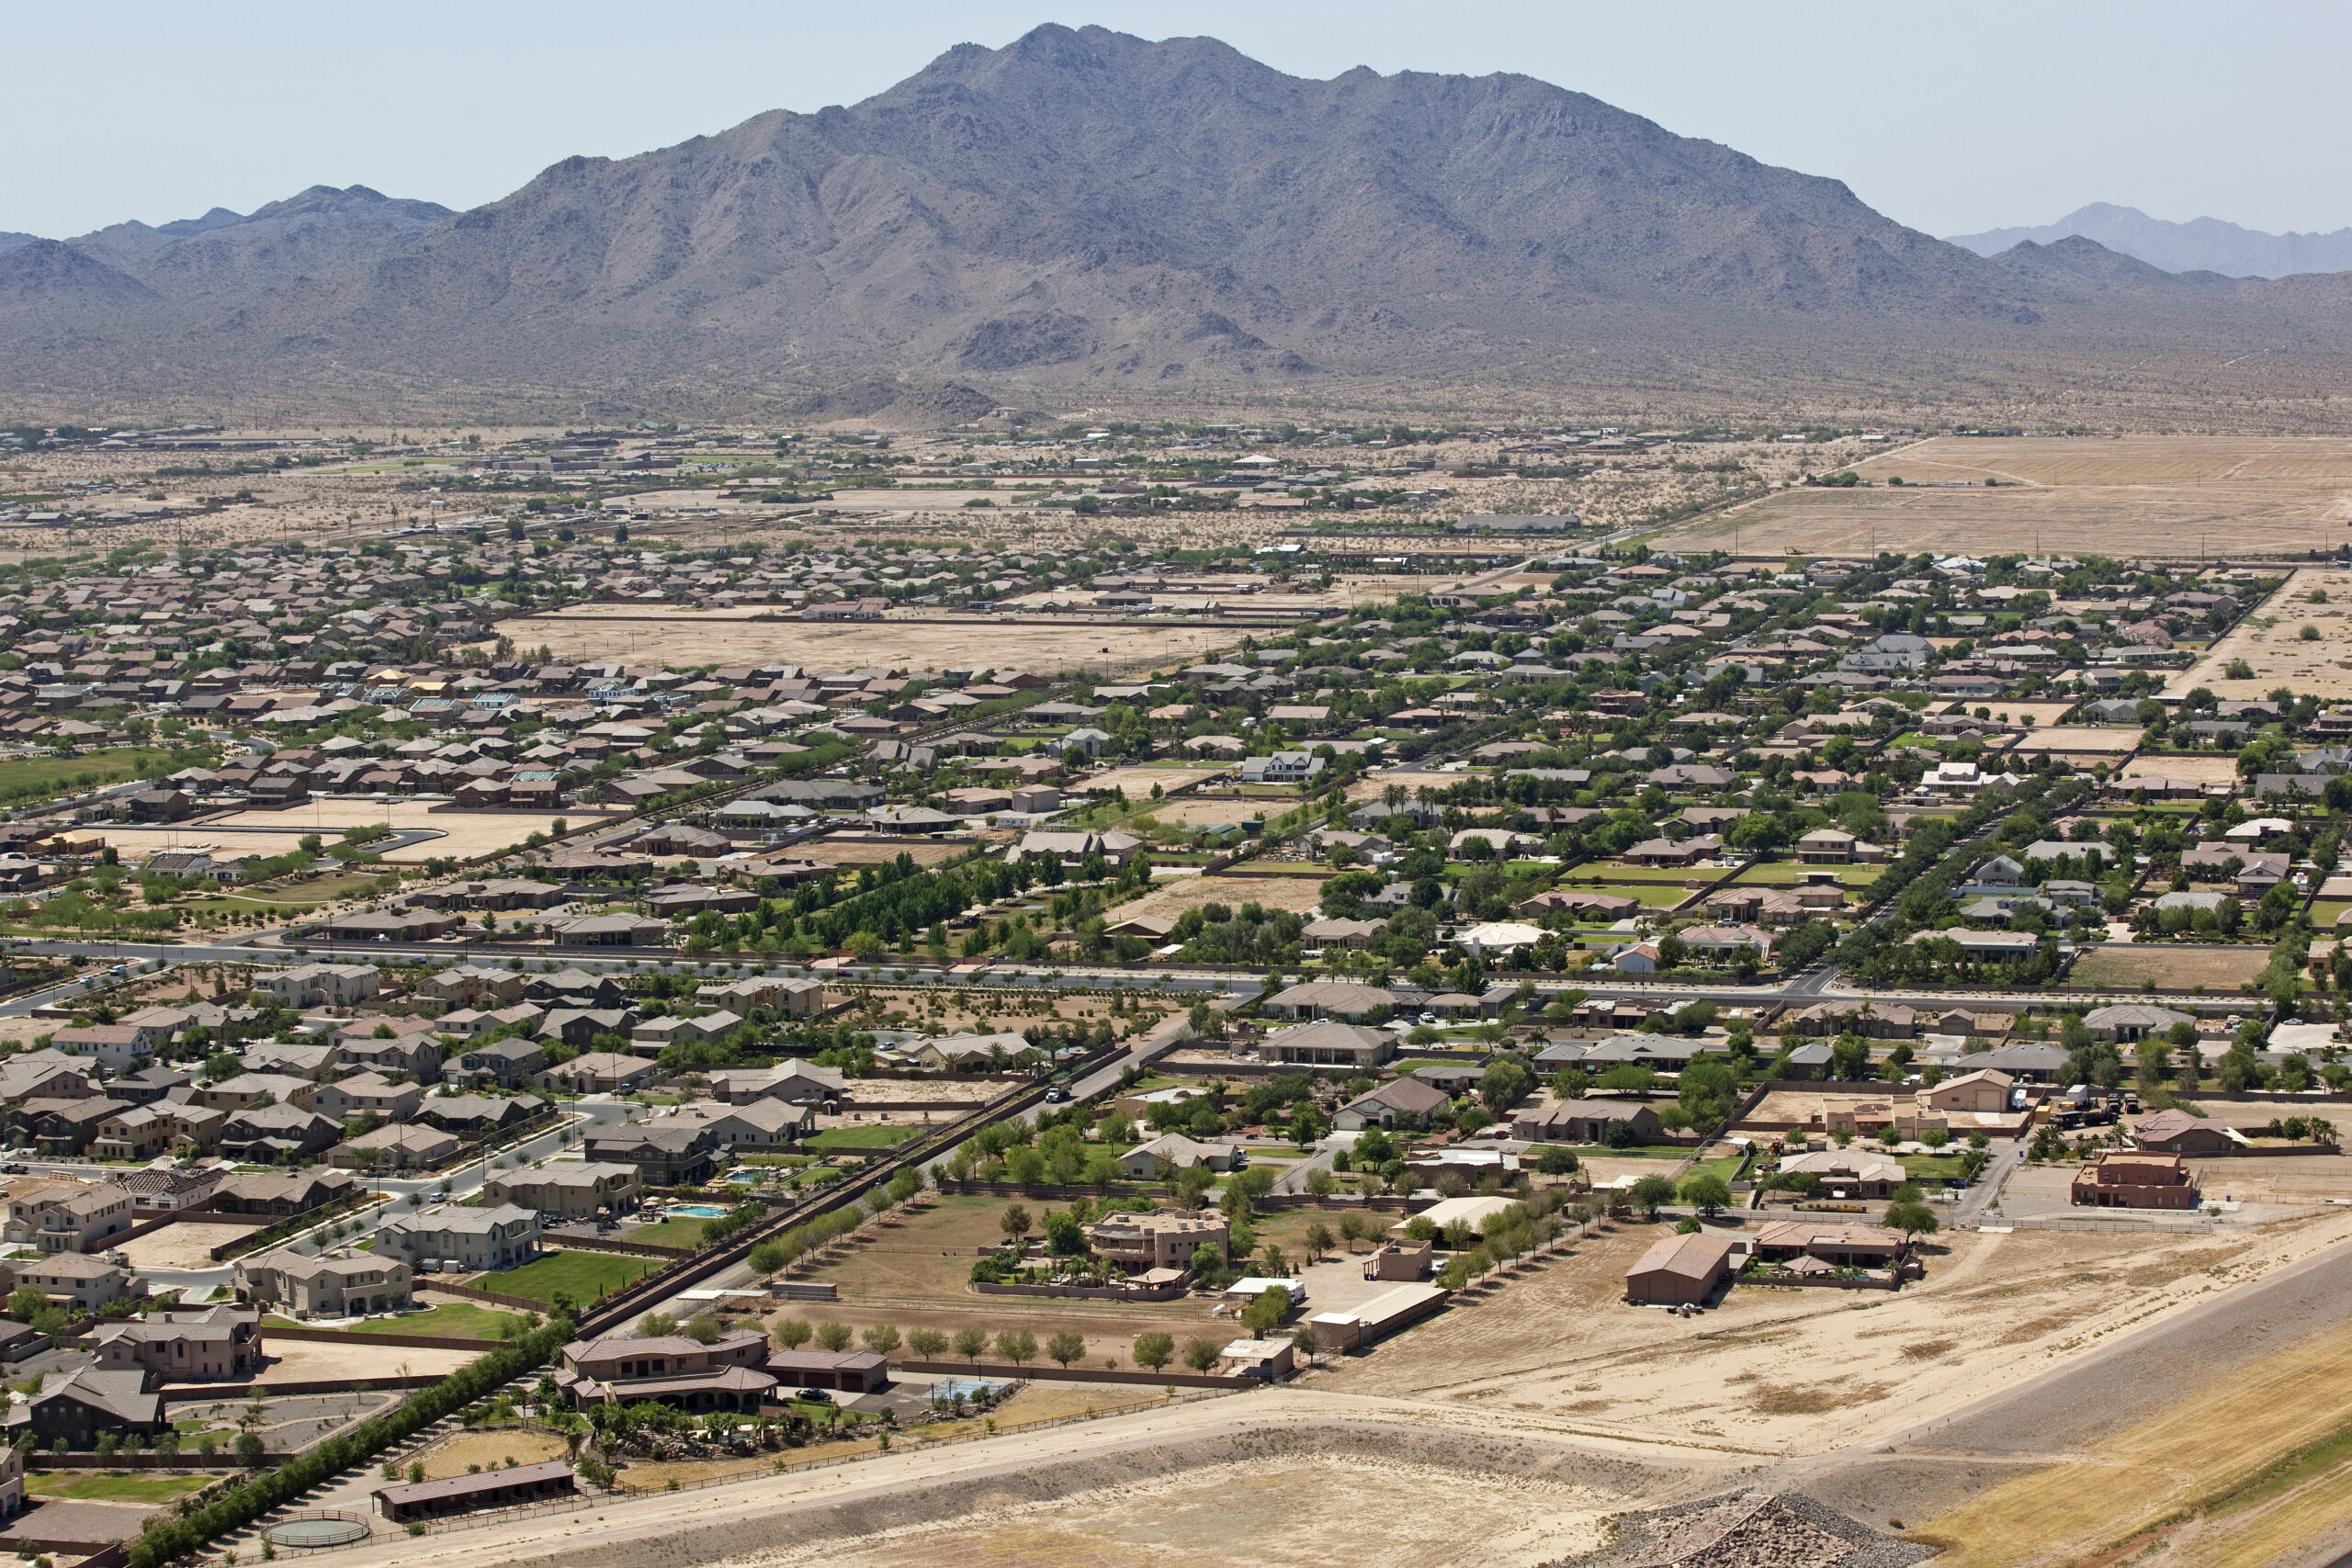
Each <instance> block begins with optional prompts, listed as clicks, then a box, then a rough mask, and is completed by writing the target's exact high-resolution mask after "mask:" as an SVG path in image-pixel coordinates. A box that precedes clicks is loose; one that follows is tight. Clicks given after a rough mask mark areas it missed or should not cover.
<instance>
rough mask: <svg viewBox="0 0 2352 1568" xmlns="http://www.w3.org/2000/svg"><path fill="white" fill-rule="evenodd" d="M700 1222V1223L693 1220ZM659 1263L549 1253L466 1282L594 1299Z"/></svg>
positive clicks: (536, 1296)
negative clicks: (502, 1271)
mask: <svg viewBox="0 0 2352 1568" xmlns="http://www.w3.org/2000/svg"><path fill="white" fill-rule="evenodd" d="M696 1223H697V1224H699V1223H700V1222H696ZM656 1267H658V1264H657V1263H656V1262H655V1260H654V1259H651V1258H616V1257H614V1256H612V1255H611V1254H609V1253H603V1252H549V1253H546V1254H543V1255H541V1256H540V1257H538V1258H534V1259H533V1260H532V1261H530V1262H528V1263H526V1264H524V1265H523V1267H521V1268H520V1269H508V1270H506V1272H504V1273H503V1274H483V1275H480V1276H478V1277H476V1278H475V1279H473V1280H469V1283H470V1284H471V1285H473V1287H474V1288H475V1289H476V1290H481V1291H496V1292H498V1293H499V1294H501V1295H506V1296H523V1297H526V1298H527V1299H529V1300H531V1301H535V1302H552V1301H553V1300H554V1299H555V1297H556V1294H557V1292H562V1293H564V1294H566V1295H568V1296H570V1297H571V1299H572V1300H573V1301H576V1302H590V1301H594V1300H595V1299H596V1298H597V1297H599V1296H602V1295H605V1294H606V1293H607V1292H612V1291H616V1290H619V1289H620V1288H621V1287H622V1286H624V1285H627V1284H628V1283H630V1282H631V1281H633V1280H636V1279H638V1278H639V1276H640V1275H643V1274H647V1273H650V1272H651V1271H652V1270H653V1269H655V1268H656Z"/></svg>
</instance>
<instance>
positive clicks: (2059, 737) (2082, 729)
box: [2009, 724, 2140, 761]
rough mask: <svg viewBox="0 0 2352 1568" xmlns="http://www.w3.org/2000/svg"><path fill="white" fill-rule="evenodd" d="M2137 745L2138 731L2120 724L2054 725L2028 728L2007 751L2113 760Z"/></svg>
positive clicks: (2138, 741) (2138, 742) (2138, 739)
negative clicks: (2049, 752) (2050, 753)
mask: <svg viewBox="0 0 2352 1568" xmlns="http://www.w3.org/2000/svg"><path fill="white" fill-rule="evenodd" d="M2139 744H2140V732H2139V731H2138V730H2136V729H2130V728H2124V727H2122V726H2120V725H2113V726H2109V725H2087V724H2053V725H2052V726H2050V727H2049V728H2040V727H2039V726H2037V727H2036V728H2032V729H2029V730H2027V731H2026V732H2025V734H2024V735H2022V736H2020V737H2018V740H2017V741H2016V743H2015V744H2014V745H2012V746H2011V747H2010V748H2009V750H2013V751H2027V752H2031V751H2055V752H2059V753H2061V754H2064V755H2075V756H2094V757H2099V758H2102V759H2106V760H2109V761H2112V760H2113V759H2115V758H2117V757H2120V756H2121V755H2122V754H2123V753H2124V752H2127V751H2130V750H2132V749H2133V748H2134V747H2136V746H2138V745H2139Z"/></svg>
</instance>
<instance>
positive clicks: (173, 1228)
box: [121, 1220, 254, 1269]
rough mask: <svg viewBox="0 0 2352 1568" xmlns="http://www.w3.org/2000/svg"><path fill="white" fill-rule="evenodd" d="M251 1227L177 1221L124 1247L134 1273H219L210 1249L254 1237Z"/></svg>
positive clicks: (128, 1242)
mask: <svg viewBox="0 0 2352 1568" xmlns="http://www.w3.org/2000/svg"><path fill="white" fill-rule="evenodd" d="M253 1232H254V1227H253V1226H251V1225H208V1224H200V1223H198V1222H196V1221H190V1220H175V1221H174V1222H173V1223H172V1224H168V1225H165V1226H164V1228H163V1229H161V1230H158V1231H150V1232H149V1233H148V1234H147V1235H142V1236H139V1237H136V1238H134V1239H133V1240H130V1241H127V1242H124V1243H122V1244H121V1251H122V1254H123V1256H124V1257H126V1258H130V1266H131V1267H132V1268H134V1269H217V1268H219V1267H220V1265H219V1264H217V1263H215V1262H214V1261H213V1260H212V1258H211V1256H210V1249H211V1248H213V1247H219V1246H220V1244H221V1243H223V1242H229V1241H235V1240H237V1239H238V1238H239V1237H241V1236H248V1235H252V1234H253Z"/></svg>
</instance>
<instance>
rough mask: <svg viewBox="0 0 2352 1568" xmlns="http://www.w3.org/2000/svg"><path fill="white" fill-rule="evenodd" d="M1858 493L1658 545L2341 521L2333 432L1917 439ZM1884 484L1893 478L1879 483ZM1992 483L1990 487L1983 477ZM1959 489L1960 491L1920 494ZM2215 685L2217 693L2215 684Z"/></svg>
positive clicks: (2020, 541) (1960, 549) (1901, 546)
mask: <svg viewBox="0 0 2352 1568" xmlns="http://www.w3.org/2000/svg"><path fill="white" fill-rule="evenodd" d="M1853 468H1854V471H1855V472H1856V473H1858V474H1860V475H1861V476H1862V478H1864V479H1868V480H1871V484H1869V485H1868V486H1864V487H1858V488H1855V489H1851V490H1830V489H1817V490H1808V489H1796V490H1786V491H1776V492H1774V493H1772V494H1770V495H1769V496H1767V497H1765V498H1763V499H1762V500H1759V501H1755V502H1747V503H1745V504H1742V505H1739V506H1735V507H1732V508H1729V509H1727V510H1725V511H1723V512H1720V513H1715V514H1713V515H1712V516H1709V517H1705V518H1702V519H1700V520H1698V521H1696V522H1693V523H1690V524H1686V525H1683V526H1681V527H1679V528H1674V529H1670V530H1668V532H1667V533H1665V534H1663V535H1660V536H1657V538H1656V539H1654V540H1653V541H1652V542H1653V543H1654V544H1657V545H1660V546H1663V547H1668V548H1677V547H1698V548H1704V549H1729V548H1732V547H1735V546H1736V547H1737V549H1738V550H1739V552H1740V553H1741V554H1743V555H1747V556H1781V555H1809V556H1818V555H1862V554H1865V553H1868V552H1871V551H1874V550H1902V551H1905V552H1912V551H1919V550H1931V551H1935V552H1937V553H1939V554H1948V553H1962V554H1968V555H1974V556H1985V555H1992V554H1995V553H1996V552H1997V553H2011V552H2014V553H2018V554H2032V553H2041V554H2045V555H2060V554H2079V555H2110V556H2128V555H2140V554H2158V555H2165V556H2174V557H2178V556H2188V557H2192V558H2193V557H2196V556H2198V555H2199V554H2211V555H2214V556H2222V555H2226V554H2230V553H2233V552H2240V551H2245V552H2259V553H2264V554H2271V553H2278V552H2291V553H2293V554H2296V555H2301V554H2302V553H2303V552H2305V551H2307V550H2311V549H2314V548H2317V549H2324V550H2329V551H2333V550H2335V548H2336V547H2338V546H2340V545H2342V544H2343V543H2345V541H2346V537H2347V530H2346V526H2345V525H2346V522H2347V520H2352V501H2347V499H2346V498H2347V496H2352V441H2346V440H2345V439H2343V438H2341V437H2335V436H2317V437H2309V438H2278V439H2274V438H2264V437H2172V436H2149V437H2127V438H2125V439H2122V440H2101V439H2096V438H2083V439H2058V440H2041V439H2017V440H2009V439H1978V438H1973V437H1958V436H1955V437H1948V438H1941V439H1937V440H1930V441H1923V442H1919V443H1916V444H1914V445H1912V446H1905V447H1902V448H1899V449H1897V450H1895V451H1893V452H1888V453H1884V454H1882V455H1880V456H1877V457H1871V458H1869V459H1867V460H1865V461H1862V462H1859V463H1856V464H1854V465H1853ZM1890 477H1899V478H1901V479H1903V480H1904V481H1905V482H1904V484H1903V486H1902V487H1901V488H1899V489H1898V488H1895V487H1893V486H1890V485H1888V484H1887V483H1886V482H1885V481H1886V480H1887V479H1889V478H1890ZM1986 479H1996V480H1998V481H1999V482H1998V484H1997V486H1996V487H1994V488H1986V487H1985V483H1984V481H1985V480H1986ZM1942 486H1966V487H1968V488H1962V489H1945V488H1931V487H1942ZM2217 689H2218V688H2217Z"/></svg>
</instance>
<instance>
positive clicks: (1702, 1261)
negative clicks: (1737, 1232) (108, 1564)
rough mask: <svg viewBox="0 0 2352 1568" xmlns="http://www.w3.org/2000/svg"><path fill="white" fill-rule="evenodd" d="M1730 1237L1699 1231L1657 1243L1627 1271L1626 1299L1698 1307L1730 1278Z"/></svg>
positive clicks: (1731, 1267) (1664, 1304) (1731, 1247)
mask: <svg viewBox="0 0 2352 1568" xmlns="http://www.w3.org/2000/svg"><path fill="white" fill-rule="evenodd" d="M1736 1245H1737V1244H1736V1243H1735V1242H1734V1241H1733V1240H1732V1239H1731V1238H1730V1237H1729V1236H1722V1235H1708V1234H1707V1233H1706V1232H1704V1231H1697V1232H1694V1233H1692V1234H1691V1235H1670V1236H1667V1237H1665V1238H1663V1239H1661V1240H1660V1241H1658V1242H1657V1243H1655V1244H1654V1245H1653V1246H1652V1247H1650V1249H1649V1250H1648V1251H1647V1252H1645V1253H1643V1254H1642V1256H1641V1258H1640V1260H1639V1261H1637V1262H1636V1263H1634V1266H1633V1267H1632V1268H1631V1269H1626V1270H1625V1299H1626V1300H1627V1301H1628V1302H1631V1303H1634V1305H1635V1306H1697V1305H1702V1304H1703V1303H1705V1302H1706V1300H1707V1299H1708V1298H1709V1297H1710V1296H1712V1295H1713V1294H1714V1293H1715V1291H1716V1289H1717V1287H1719V1286H1721V1285H1722V1284H1723V1283H1724V1280H1728V1279H1730V1278H1731V1276H1732V1273H1733V1269H1734V1265H1733V1262H1732V1253H1733V1248H1734V1247H1736Z"/></svg>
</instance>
